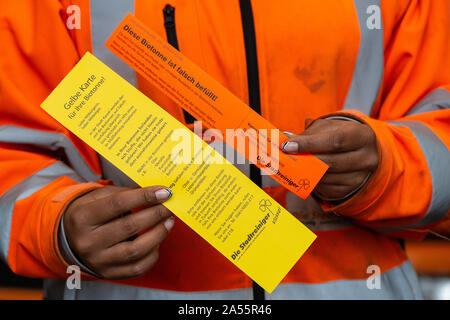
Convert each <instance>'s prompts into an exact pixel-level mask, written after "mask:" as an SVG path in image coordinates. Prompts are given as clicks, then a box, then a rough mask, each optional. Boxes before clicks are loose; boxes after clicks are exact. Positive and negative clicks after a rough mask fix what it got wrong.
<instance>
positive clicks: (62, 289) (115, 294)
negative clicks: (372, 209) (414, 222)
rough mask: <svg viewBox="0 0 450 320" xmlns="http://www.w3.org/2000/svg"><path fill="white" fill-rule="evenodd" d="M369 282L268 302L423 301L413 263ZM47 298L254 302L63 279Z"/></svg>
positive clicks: (311, 288) (235, 293) (320, 287)
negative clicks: (376, 283) (73, 284)
mask: <svg viewBox="0 0 450 320" xmlns="http://www.w3.org/2000/svg"><path fill="white" fill-rule="evenodd" d="M369 276H370V274H368V275H367V278H369ZM367 283H368V281H367V279H358V280H338V281H330V282H325V283H316V284H302V283H289V284H280V285H279V286H278V287H277V288H276V289H275V290H274V292H273V293H272V294H268V293H267V292H266V299H268V300H287V299H297V300H299V299H301V300H303V299H421V298H422V294H421V292H420V288H419V283H418V280H417V276H416V273H415V271H414V269H413V268H412V266H411V264H410V263H409V262H405V263H404V264H402V265H400V266H398V267H396V268H394V269H391V270H389V271H387V272H385V273H382V274H381V276H380V287H379V289H377V288H376V287H375V288H373V289H369V287H370V286H368V284H367ZM44 289H45V297H46V298H47V299H67V300H90V299H133V300H134V299H139V300H161V299H179V300H203V299H211V300H213V299H214V300H216V299H217V300H235V299H242V300H249V299H253V292H252V289H251V288H248V289H236V290H223V291H206V292H179V291H168V290H156V289H147V288H140V287H132V286H125V285H119V284H114V283H110V282H92V281H85V282H82V283H81V289H80V290H69V289H67V287H66V285H65V281H64V280H63V279H52V280H47V281H46V282H45V287H44Z"/></svg>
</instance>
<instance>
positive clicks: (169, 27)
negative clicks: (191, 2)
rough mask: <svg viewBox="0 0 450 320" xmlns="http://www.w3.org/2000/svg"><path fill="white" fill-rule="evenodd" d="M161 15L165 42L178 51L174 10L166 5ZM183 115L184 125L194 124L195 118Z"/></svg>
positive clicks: (184, 111)
mask: <svg viewBox="0 0 450 320" xmlns="http://www.w3.org/2000/svg"><path fill="white" fill-rule="evenodd" d="M163 15H164V28H165V29H166V36H167V42H168V43H169V44H170V45H171V46H172V47H174V48H175V49H177V50H180V48H179V46H178V38H177V29H176V28H175V8H174V7H172V6H171V5H170V4H166V6H165V7H164V9H163ZM183 114H184V120H185V121H186V123H188V124H189V123H194V121H195V118H194V117H193V116H192V115H191V114H190V113H189V112H187V111H186V110H184V109H183Z"/></svg>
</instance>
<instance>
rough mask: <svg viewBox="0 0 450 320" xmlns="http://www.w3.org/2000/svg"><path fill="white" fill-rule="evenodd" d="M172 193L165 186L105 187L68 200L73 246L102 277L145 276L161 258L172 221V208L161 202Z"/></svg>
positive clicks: (67, 220)
mask: <svg viewBox="0 0 450 320" xmlns="http://www.w3.org/2000/svg"><path fill="white" fill-rule="evenodd" d="M170 195H171V193H170V192H167V191H166V189H165V188H164V187H162V186H152V187H148V188H124V187H115V186H105V187H102V188H99V189H96V190H94V191H91V192H89V193H87V194H85V195H83V196H81V197H80V198H78V199H76V200H75V201H73V202H72V203H71V204H70V206H69V207H68V208H67V210H66V213H65V216H64V229H65V233H66V236H67V239H68V241H69V244H70V246H71V248H72V250H73V251H74V253H75V254H76V255H77V256H78V258H79V259H80V260H81V262H83V263H84V264H85V265H86V266H87V267H89V268H90V269H91V270H92V271H94V272H95V273H97V275H99V276H100V277H102V278H105V279H110V280H118V279H126V278H133V277H138V276H141V275H143V274H144V273H146V272H147V271H148V270H149V269H150V268H152V267H153V266H154V264H155V263H156V261H157V260H158V248H159V245H160V243H161V242H162V241H163V240H164V239H165V238H166V236H167V235H168V233H169V231H170V229H171V228H172V226H173V222H174V220H173V218H172V213H171V212H170V211H169V210H168V209H167V208H166V207H164V206H163V205H162V204H161V203H162V202H164V201H165V200H167V199H168V198H169V197H170ZM139 208H142V209H141V210H139V211H137V212H133V213H130V214H127V215H123V214H124V213H127V212H129V211H131V210H134V209H139ZM148 228H151V229H150V230H149V231H146V232H145V233H143V234H140V235H138V236H137V237H136V238H134V239H133V240H129V239H130V237H133V236H136V235H137V234H138V233H139V232H141V231H144V230H146V229H148Z"/></svg>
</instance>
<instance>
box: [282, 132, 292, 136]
mask: <svg viewBox="0 0 450 320" xmlns="http://www.w3.org/2000/svg"><path fill="white" fill-rule="evenodd" d="M283 133H284V134H285V135H287V136H293V135H294V134H293V133H292V132H290V131H283Z"/></svg>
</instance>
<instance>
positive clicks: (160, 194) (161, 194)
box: [155, 188, 172, 201]
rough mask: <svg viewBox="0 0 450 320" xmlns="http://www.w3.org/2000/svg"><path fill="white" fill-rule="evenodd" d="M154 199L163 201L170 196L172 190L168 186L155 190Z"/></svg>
mask: <svg viewBox="0 0 450 320" xmlns="http://www.w3.org/2000/svg"><path fill="white" fill-rule="evenodd" d="M155 196H156V200H158V201H165V200H167V199H169V198H170V197H171V196H172V191H171V190H170V189H169V188H164V189H161V190H158V191H156V192H155Z"/></svg>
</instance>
